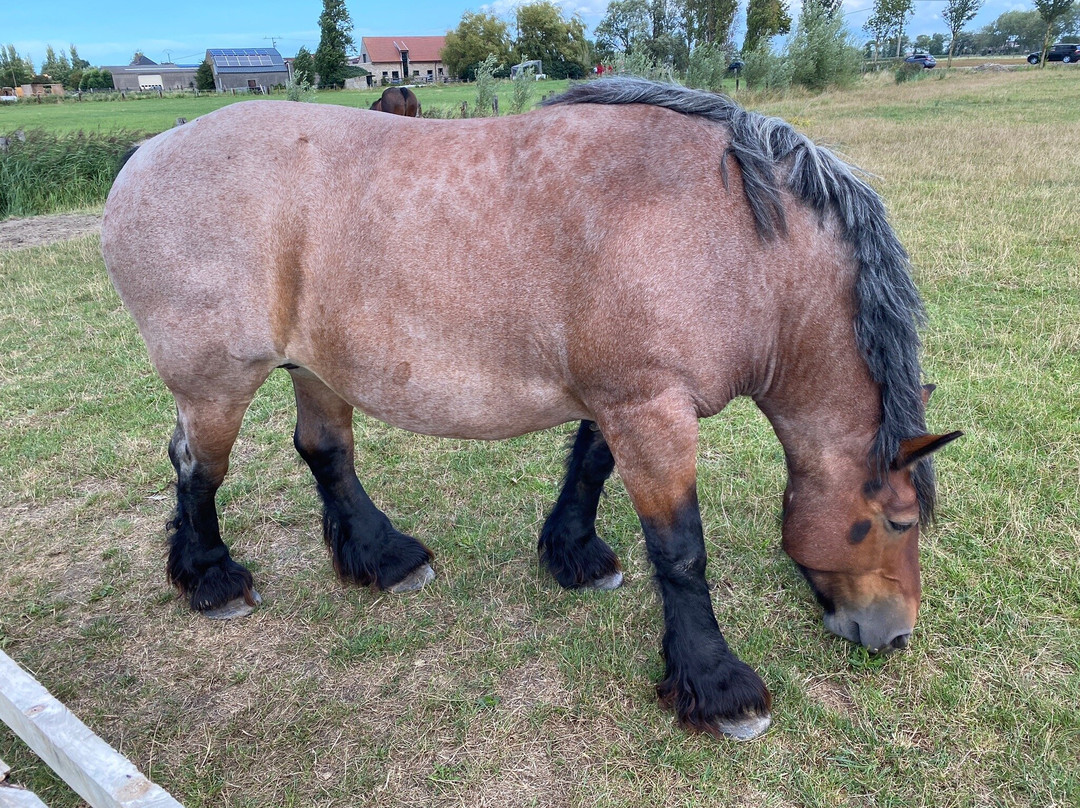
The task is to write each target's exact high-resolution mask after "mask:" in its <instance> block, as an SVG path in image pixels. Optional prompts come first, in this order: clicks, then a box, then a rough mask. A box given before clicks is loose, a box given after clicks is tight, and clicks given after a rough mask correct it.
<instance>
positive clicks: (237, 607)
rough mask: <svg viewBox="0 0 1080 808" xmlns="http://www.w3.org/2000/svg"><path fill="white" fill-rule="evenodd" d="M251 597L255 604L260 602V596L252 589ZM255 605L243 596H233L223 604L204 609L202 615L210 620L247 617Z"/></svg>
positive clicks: (257, 604)
mask: <svg viewBox="0 0 1080 808" xmlns="http://www.w3.org/2000/svg"><path fill="white" fill-rule="evenodd" d="M251 599H252V600H253V601H255V606H259V605H260V604H262V596H261V595H260V594H259V593H258V592H256V591H255V590H254V589H252V590H251ZM255 606H252V605H251V604H250V603H248V602H247V601H246V600H244V599H243V598H233V599H232V600H230V601H229V602H228V603H226V604H225V605H224V606H218V607H217V608H216V609H206V610H205V611H204V612H203V616H204V617H209V618H210V619H211V620H235V619H236V618H238V617H247V616H248V615H249V614H251V613H252V612H253V611H255Z"/></svg>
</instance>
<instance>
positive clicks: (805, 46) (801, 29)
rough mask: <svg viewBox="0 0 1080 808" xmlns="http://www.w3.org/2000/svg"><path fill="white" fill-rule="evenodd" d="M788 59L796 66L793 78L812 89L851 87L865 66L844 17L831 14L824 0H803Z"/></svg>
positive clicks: (797, 82)
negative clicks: (852, 41)
mask: <svg viewBox="0 0 1080 808" xmlns="http://www.w3.org/2000/svg"><path fill="white" fill-rule="evenodd" d="M788 60H789V61H790V62H791V63H792V65H794V74H793V76H792V80H793V81H794V82H795V83H796V84H801V85H802V86H804V87H806V88H808V89H810V90H824V89H826V88H828V87H844V86H848V85H850V84H852V83H853V82H854V81H855V79H856V78H858V76H859V72H860V70H861V69H862V56H861V54H860V53H859V50H858V48H856V47H855V46H854V45H852V43H851V38H850V36H849V35H848V31H847V28H845V27H844V18H843V17H842V16H841V15H839V14H834V15H830V14H829V11H828V9H827V8H826V7H825V5H824V4H823V3H822V2H821V0H804V2H803V7H802V11H801V12H800V13H799V22H798V25H797V26H796V27H795V34H794V36H793V37H792V39H791V45H790V47H789V48H788Z"/></svg>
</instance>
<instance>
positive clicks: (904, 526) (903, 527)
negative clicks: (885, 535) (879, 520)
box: [889, 519, 915, 533]
mask: <svg viewBox="0 0 1080 808" xmlns="http://www.w3.org/2000/svg"><path fill="white" fill-rule="evenodd" d="M889 527H891V528H892V529H893V530H895V531H896V532H897V533H907V532H908V531H909V530H911V529H912V528H913V527H915V523H914V522H894V521H892V520H891V519H890V520H889Z"/></svg>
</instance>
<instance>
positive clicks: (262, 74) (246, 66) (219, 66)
mask: <svg viewBox="0 0 1080 808" xmlns="http://www.w3.org/2000/svg"><path fill="white" fill-rule="evenodd" d="M206 60H207V61H208V62H210V67H211V68H212V69H213V71H214V86H215V87H217V90H218V92H219V93H223V92H228V91H230V90H251V91H255V92H264V93H265V92H268V91H269V90H270V88H271V87H275V86H277V85H279V84H285V83H286V82H287V81H288V80H289V69H288V67H286V65H285V60H284V59H282V58H281V54H280V53H278V51H277V48H210V49H209V50H207V51H206Z"/></svg>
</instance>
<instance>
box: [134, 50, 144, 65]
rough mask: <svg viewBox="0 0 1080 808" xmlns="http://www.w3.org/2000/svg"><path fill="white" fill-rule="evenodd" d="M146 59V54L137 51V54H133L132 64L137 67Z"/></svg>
mask: <svg viewBox="0 0 1080 808" xmlns="http://www.w3.org/2000/svg"><path fill="white" fill-rule="evenodd" d="M145 58H146V54H144V53H143V52H142V51H141V50H137V51H135V53H133V54H132V55H131V64H133V65H137V64H138V63H139V62H141V61H142V60H143V59H145Z"/></svg>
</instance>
